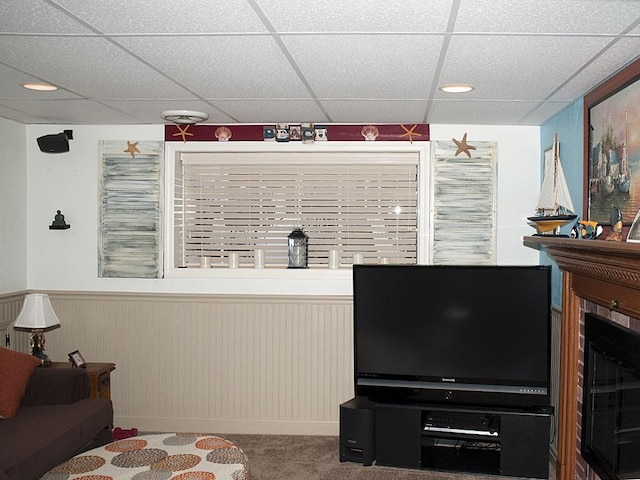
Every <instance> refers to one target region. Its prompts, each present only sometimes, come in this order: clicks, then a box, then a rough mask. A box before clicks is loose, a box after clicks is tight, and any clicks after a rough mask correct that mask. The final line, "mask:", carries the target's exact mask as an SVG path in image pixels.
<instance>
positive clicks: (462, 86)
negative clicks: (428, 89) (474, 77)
mask: <svg viewBox="0 0 640 480" xmlns="http://www.w3.org/2000/svg"><path fill="white" fill-rule="evenodd" d="M474 88H475V87H474V86H473V85H468V84H466V83H451V84H449V85H440V86H439V87H438V89H440V90H442V91H443V92H445V93H466V92H470V91H471V90H473V89H474Z"/></svg>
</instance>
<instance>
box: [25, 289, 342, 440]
mask: <svg viewBox="0 0 640 480" xmlns="http://www.w3.org/2000/svg"><path fill="white" fill-rule="evenodd" d="M48 293H49V296H50V298H51V302H52V305H53V307H54V310H55V311H56V313H57V315H58V317H59V318H60V322H61V324H62V327H61V328H59V329H57V330H53V331H51V332H48V333H47V334H46V351H47V353H48V354H49V356H50V357H51V359H52V360H53V361H66V360H67V353H69V352H71V351H73V350H76V349H79V350H80V352H81V353H82V355H83V356H84V358H85V360H86V361H88V362H114V363H116V370H115V371H114V372H113V373H112V374H111V398H112V400H113V403H114V410H115V425H116V426H120V427H123V428H131V427H136V428H138V429H140V430H146V431H200V432H218V433H272V434H274V433H290V434H311V435H315V434H317V435H337V434H338V420H339V405H340V403H342V402H344V401H346V400H348V399H350V398H351V397H352V396H353V328H352V300H351V297H350V296H344V297H342V296H332V297H326V296H295V297H293V296H292V297H284V296H220V295H177V294H169V295H162V294H131V293H122V294H119V293H95V292H86V293H85V292H48ZM15 336H17V337H19V338H18V342H17V344H18V345H19V346H20V348H19V349H26V350H28V339H26V335H25V334H23V333H16V334H15ZM20 337H21V338H20ZM25 342H26V343H25Z"/></svg>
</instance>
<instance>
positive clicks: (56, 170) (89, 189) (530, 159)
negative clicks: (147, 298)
mask: <svg viewBox="0 0 640 480" xmlns="http://www.w3.org/2000/svg"><path fill="white" fill-rule="evenodd" d="M64 129H73V132H74V140H72V141H71V146H70V152H69V153H65V154H57V155H53V154H44V153H42V152H40V150H39V149H38V147H37V144H36V141H35V139H36V138H37V137H38V136H40V135H44V134H48V133H59V132H61V131H62V130H64ZM26 132H27V158H28V189H27V192H28V199H29V202H28V211H27V218H28V222H27V228H28V232H29V235H28V237H27V251H28V257H29V264H28V278H27V286H28V287H29V288H30V289H36V290H89V291H136V292H176V293H180V292H187V293H201V292H207V293H243V292H246V293H254V294H260V293H265V294H276V293H284V294H298V293H299V294H322V295H348V294H350V293H351V290H350V289H351V280H350V271H349V270H342V271H332V272H329V271H317V272H310V271H304V272H299V271H298V272H292V271H287V272H286V275H287V277H286V278H285V279H283V277H282V276H281V275H275V274H274V273H273V272H269V271H263V272H260V273H258V272H255V271H244V270H239V271H236V272H228V271H226V272H224V273H219V274H218V273H217V272H213V273H212V274H211V275H212V276H209V277H208V278H204V277H203V278H198V279H184V278H166V279H107V278H97V231H98V224H97V222H98V168H97V167H98V141H99V140H123V141H126V140H130V141H138V140H162V139H163V138H164V128H163V126H162V125H151V126H77V125H76V126H73V127H70V126H51V125H49V126H43V125H30V126H28V127H27V129H26ZM465 132H467V133H468V141H469V143H471V144H473V142H474V141H497V142H498V256H497V258H498V263H500V264H536V263H537V262H538V253H537V251H535V250H533V249H530V248H527V247H524V246H523V245H522V237H523V236H525V235H528V234H531V233H532V229H531V227H529V226H528V225H527V224H526V221H525V220H524V217H525V216H526V215H527V214H530V213H532V211H533V209H534V207H535V204H536V200H537V195H538V189H539V185H540V178H539V175H540V167H539V165H540V148H539V128H538V127H508V126H504V127H503V126H494V127H487V126H461V125H453V126H447V125H432V126H431V139H432V140H449V141H450V140H451V138H454V137H455V138H456V139H460V138H462V135H463V134H464V133H465ZM125 145H126V144H125ZM57 209H60V210H62V212H63V214H64V215H65V217H66V221H67V223H70V224H71V229H69V230H62V231H60V230H49V229H48V225H50V224H51V222H52V221H53V217H54V215H55V212H56V210H57ZM279 273H280V274H281V273H282V272H279ZM248 277H249V278H248Z"/></svg>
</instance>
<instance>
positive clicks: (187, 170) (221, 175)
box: [174, 152, 418, 267]
mask: <svg viewBox="0 0 640 480" xmlns="http://www.w3.org/2000/svg"><path fill="white" fill-rule="evenodd" d="M417 175H418V155H417V154H416V153H393V154H385V153H375V154H371V153H366V154H364V153H344V154H340V153H331V154H317V153H304V155H302V154H300V153H297V154H296V153H274V152H265V153H240V152H239V153H182V154H180V155H179V156H178V158H177V160H176V168H175V182H174V228H175V232H174V234H175V242H174V246H175V252H174V258H175V264H176V265H175V266H176V267H184V266H199V265H200V259H201V258H202V257H209V258H210V259H211V263H212V264H213V265H216V264H223V265H224V264H226V262H227V258H228V255H229V254H230V253H231V252H237V253H238V254H239V255H240V263H241V264H250V263H251V262H252V261H253V252H254V251H255V250H256V249H258V248H259V249H262V250H264V255H265V263H266V265H267V266H282V267H285V266H286V265H287V236H288V235H289V233H291V231H292V229H293V228H294V227H298V226H300V227H302V228H303V229H304V232H305V233H306V234H307V235H308V236H309V265H310V266H326V265H327V262H328V256H329V251H330V250H338V252H339V255H340V260H341V263H342V264H343V265H348V264H351V263H352V257H353V255H354V254H356V253H359V254H362V255H363V256H364V259H365V261H368V262H370V263H373V262H376V263H377V262H379V261H381V260H382V259H388V260H389V262H391V263H416V245H417V215H418V204H417V202H418V195H417Z"/></svg>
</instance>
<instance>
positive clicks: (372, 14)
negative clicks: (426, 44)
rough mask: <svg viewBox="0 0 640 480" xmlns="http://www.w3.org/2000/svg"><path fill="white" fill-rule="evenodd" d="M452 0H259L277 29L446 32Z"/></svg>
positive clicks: (261, 7)
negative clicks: (314, 0)
mask: <svg viewBox="0 0 640 480" xmlns="http://www.w3.org/2000/svg"><path fill="white" fill-rule="evenodd" d="M451 3H452V2H451V0H436V1H430V2H425V1H424V0H394V1H393V2H392V3H390V2H389V0H350V1H348V2H345V1H344V0H324V1H322V2H303V3H300V2H283V1H282V0H256V4H257V5H258V7H259V8H260V9H262V11H263V12H264V13H265V15H266V17H267V19H268V20H269V22H270V23H271V24H272V25H273V27H274V28H275V30H276V31H277V32H387V33H389V32H443V31H445V30H446V27H447V22H448V19H449V13H450V11H451Z"/></svg>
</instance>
